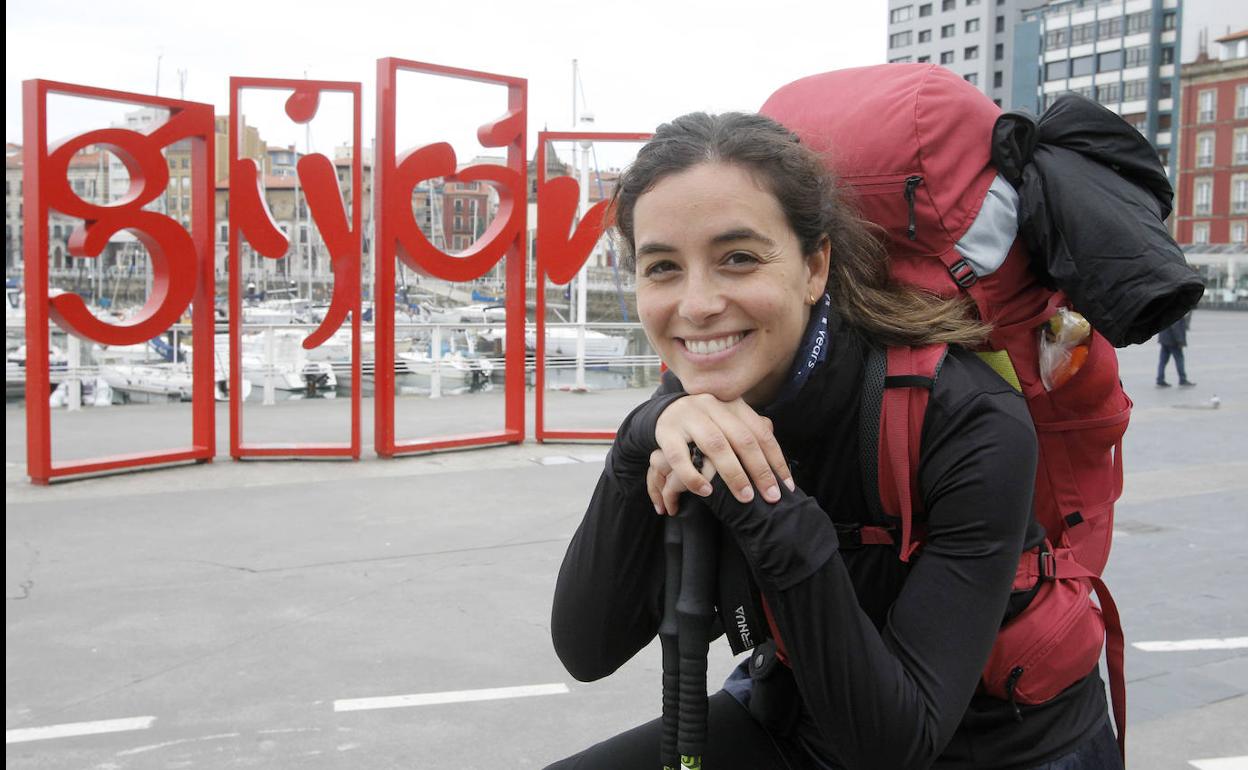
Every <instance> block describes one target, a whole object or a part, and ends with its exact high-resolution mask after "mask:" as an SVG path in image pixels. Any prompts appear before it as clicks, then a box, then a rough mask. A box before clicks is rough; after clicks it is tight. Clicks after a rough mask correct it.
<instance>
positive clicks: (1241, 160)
mask: <svg viewBox="0 0 1248 770" xmlns="http://www.w3.org/2000/svg"><path fill="white" fill-rule="evenodd" d="M1231 146H1232V147H1233V148H1234V149H1233V150H1232V154H1231V156H1232V157H1233V158H1234V159H1235V160H1234V164H1235V165H1236V166H1243V165H1248V128H1239V129H1236V130H1235V140H1234V141H1233V142H1232V144H1231Z"/></svg>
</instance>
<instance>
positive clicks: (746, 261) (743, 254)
mask: <svg viewBox="0 0 1248 770" xmlns="http://www.w3.org/2000/svg"><path fill="white" fill-rule="evenodd" d="M724 263H725V264H727V265H730V266H734V267H735V266H749V265H755V264H758V257H756V256H754V255H753V254H751V253H749V252H748V251H734V252H732V253H730V254H729V255H728V256H727V257H725V258H724Z"/></svg>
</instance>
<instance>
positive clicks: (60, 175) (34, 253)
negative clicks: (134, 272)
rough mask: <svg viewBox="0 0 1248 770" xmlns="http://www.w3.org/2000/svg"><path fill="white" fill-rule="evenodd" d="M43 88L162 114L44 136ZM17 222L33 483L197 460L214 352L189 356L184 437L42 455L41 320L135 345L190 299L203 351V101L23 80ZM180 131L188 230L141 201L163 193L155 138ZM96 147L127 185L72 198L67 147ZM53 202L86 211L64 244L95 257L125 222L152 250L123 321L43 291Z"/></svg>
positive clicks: (207, 213) (204, 450)
mask: <svg viewBox="0 0 1248 770" xmlns="http://www.w3.org/2000/svg"><path fill="white" fill-rule="evenodd" d="M49 94H57V95H64V96H72V97H80V98H86V99H94V100H103V101H112V102H119V103H124V104H131V105H145V106H151V107H158V108H161V109H165V110H168V111H169V119H168V120H167V121H166V122H165V123H163V124H161V125H159V126H157V127H156V128H154V129H152V130H150V131H148V132H146V133H143V132H139V131H132V130H129V129H122V128H105V129H99V130H96V131H90V132H87V133H85V134H81V135H79V136H76V137H73V138H71V139H68V140H66V141H64V142H61V143H60V144H59V145H57V146H56V147H51V148H49V147H48V144H47V100H48V95H49ZM23 123H24V132H25V139H24V146H23V149H22V152H23V166H24V168H25V173H26V180H25V189H24V198H23V200H24V206H25V214H24V217H25V219H24V230H25V236H26V237H25V239H24V240H25V263H26V275H25V284H26V342H27V359H26V360H27V366H26V378H27V379H26V424H27V436H26V457H27V461H26V464H27V471H28V473H29V474H30V478H31V480H32V481H33V482H35V483H37V484H46V483H48V482H49V481H50V480H51V479H52V478H54V477H61V476H69V475H76V474H82V473H97V472H101V471H110V470H118V469H123V468H132V467H136V466H142V465H153V464H165V463H174V462H182V461H188V460H195V461H206V460H209V459H211V457H212V456H213V454H214V453H215V451H216V447H215V446H214V444H215V438H214V429H213V359H212V356H195V358H194V364H193V374H192V378H193V383H194V384H193V392H194V396H193V406H192V413H193V417H192V422H193V429H192V446H191V447H189V448H179V449H169V450H158V451H154V452H148V453H140V454H133V455H125V456H115V457H105V458H98V459H92V460H76V461H72V462H55V461H53V459H52V456H51V450H52V442H51V415H50V412H49V405H48V387H49V379H50V377H49V371H48V321H49V320H52V321H54V322H55V323H56V324H57V325H58V326H60V327H61V328H62V329H64V330H65V331H66V332H68V333H69V334H73V335H75V336H77V337H80V338H82V339H84V340H88V341H92V342H99V343H102V344H105V345H132V344H137V343H142V342H145V341H147V340H149V339H151V338H153V337H156V336H158V335H160V334H161V333H163V332H164V331H166V330H167V329H168V328H169V327H170V326H172V325H173V324H174V323H176V322H177V321H178V319H179V318H181V317H182V314H183V313H184V312H185V311H186V310H187V308H188V307H189V306H190V305H191V303H192V301H193V302H194V312H193V314H192V340H193V343H194V347H195V349H196V350H212V344H213V320H212V312H213V311H212V307H213V264H212V262H213V255H212V227H213V225H212V221H213V212H212V190H213V179H212V171H211V169H212V167H213V163H212V153H213V112H212V106H211V105H207V104H197V103H194V102H184V101H177V100H174V99H161V98H158V97H150V96H142V95H139V94H130V93H123V92H120V91H106V90H102V89H98V88H89V87H86V86H77V85H70V84H66V83H53V82H49V81H44V80H29V81H26V82H25V83H24V84H23ZM182 140H189V144H190V147H191V161H192V173H193V178H194V180H195V183H194V187H193V190H192V194H191V198H192V210H191V230H190V232H187V231H186V229H184V228H183V226H182V225H181V224H179V223H178V222H177V221H176V220H174V219H172V218H170V217H168V216H166V215H164V214H162V213H159V212H157V211H151V210H148V209H145V208H144V207H145V206H147V205H148V204H150V203H152V202H153V201H155V200H157V199H158V198H160V197H161V196H162V195H164V194H165V187H166V185H167V184H168V181H169V169H168V166H167V165H166V161H165V157H164V155H163V154H162V153H161V149H162V148H164V147H167V146H169V145H171V144H173V143H174V142H178V141H182ZM88 146H96V147H98V148H100V149H103V150H107V151H109V152H111V153H112V154H113V155H115V156H117V158H118V159H120V161H121V162H122V164H123V165H124V166H125V168H126V172H127V173H128V174H129V177H130V187H129V190H128V191H127V192H126V194H124V195H122V196H121V197H120V198H119V199H118V200H116V201H115V202H113V203H111V204H108V205H99V204H96V203H91V202H88V201H85V200H83V199H82V198H80V197H79V196H78V195H77V194H76V193H75V192H74V190H73V189H72V188H71V186H70V183H69V174H68V171H69V163H70V160H71V159H72V158H73V156H74V155H75V153H77V152H79V151H80V150H82V149H84V148H86V147H88ZM51 211H57V212H59V213H61V214H64V215H66V216H70V217H76V218H79V219H82V220H83V224H81V225H79V226H78V227H77V228H76V229H75V230H74V232H73V233H72V234H71V236H70V238H69V253H70V254H71V255H73V256H75V257H85V258H97V257H98V256H99V254H100V253H101V252H102V251H103V249H104V246H105V245H106V244H107V243H108V241H109V238H111V237H112V236H113V235H115V234H116V233H118V232H121V231H123V230H125V231H127V232H129V233H131V234H132V235H133V236H134V237H135V238H136V239H138V241H139V242H141V243H142V244H143V245H144V246H145V247H146V248H147V253H148V255H149V256H150V258H151V271H152V272H151V275H152V282H151V283H152V285H151V290H150V291H149V293H148V296H147V301H146V302H145V303H144V305H143V307H142V308H141V309H139V311H138V312H137V313H135V314H134V315H133V316H132V317H131V318H130V319H129V320H128V321H127V322H126V323H123V324H111V323H107V322H105V321H102V320H100V319H99V318H97V317H96V316H94V315H93V314H92V313H91V311H90V309H89V308H88V307H87V305H86V303H85V302H83V301H82V298H81V297H79V296H78V295H76V294H72V293H63V294H59V295H57V296H56V297H53V298H51V299H49V286H48V265H47V260H48V215H49V212H51Z"/></svg>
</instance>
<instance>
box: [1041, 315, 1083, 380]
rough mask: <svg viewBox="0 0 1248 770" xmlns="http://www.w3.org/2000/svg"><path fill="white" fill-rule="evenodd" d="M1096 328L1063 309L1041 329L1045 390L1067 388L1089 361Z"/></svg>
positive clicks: (1079, 316)
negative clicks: (1092, 337)
mask: <svg viewBox="0 0 1248 770" xmlns="http://www.w3.org/2000/svg"><path fill="white" fill-rule="evenodd" d="M1091 336H1092V325H1091V324H1089V323H1088V320H1087V319H1086V318H1084V317H1083V316H1082V315H1080V314H1079V313H1076V312H1075V311H1073V310H1071V309H1070V308H1065V307H1064V308H1059V309H1058V311H1057V313H1056V314H1055V315H1054V316H1053V317H1052V318H1050V319H1049V322H1048V323H1046V324H1045V325H1044V326H1042V327H1040V381H1041V382H1042V383H1044V389H1045V390H1053V389H1054V388H1060V387H1061V386H1062V385H1065V384H1066V382H1067V381H1068V380H1070V378H1071V377H1074V376H1075V374H1077V373H1078V372H1079V370H1080V369H1081V368H1082V367H1083V365H1084V363H1085V362H1086V361H1087V360H1088V350H1089V345H1088V342H1089V341H1090V338H1091Z"/></svg>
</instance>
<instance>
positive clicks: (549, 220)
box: [533, 131, 651, 441]
mask: <svg viewBox="0 0 1248 770" xmlns="http://www.w3.org/2000/svg"><path fill="white" fill-rule="evenodd" d="M650 136H651V135H650V134H620V133H602V132H580V131H542V132H540V133H538V135H537V244H536V247H535V248H536V250H537V281H536V284H537V339H536V347H537V351H536V361H537V371H536V373H535V378H534V380H535V384H536V392H535V393H534V394H533V401H534V406H533V409H534V413H533V432H534V438H536V439H537V440H538V441H550V440H574V441H584V440H594V439H598V440H604V441H610V440H612V439H614V438H615V431H614V430H601V429H575V430H548V429H547V428H546V281H547V280H549V281H550V282H551V283H554V284H556V285H563V284H566V283H568V282H570V281H571V280H572V279H573V278H575V277H576V274H577V273H578V272H579V271H580V269H581V267H582V266H583V265H584V264H585V261H586V260H588V259H589V256H590V254H591V253H592V252H593V249H594V246H595V245H597V243H598V240H599V239H600V238H601V237H602V234H603V231H604V230H605V229H606V227H607V225H608V224H609V220H608V217H609V212H608V211H607V206H608V204H609V201H607V200H600V201H598V202H597V203H595V204H594V205H593V206H590V207H589V209H588V210H587V211H586V212H585V215H584V216H582V217H581V220H580V221H579V222H576V221H575V220H576V209H577V198H578V197H579V195H580V183H579V182H577V180H575V179H573V178H572V177H569V176H561V177H555V178H554V179H547V178H546V147H547V145H548V144H549V143H550V142H557V141H588V142H644V141H646V140H648V139H649V138H650ZM574 222H575V224H576V227H575V229H573V223H574Z"/></svg>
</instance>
